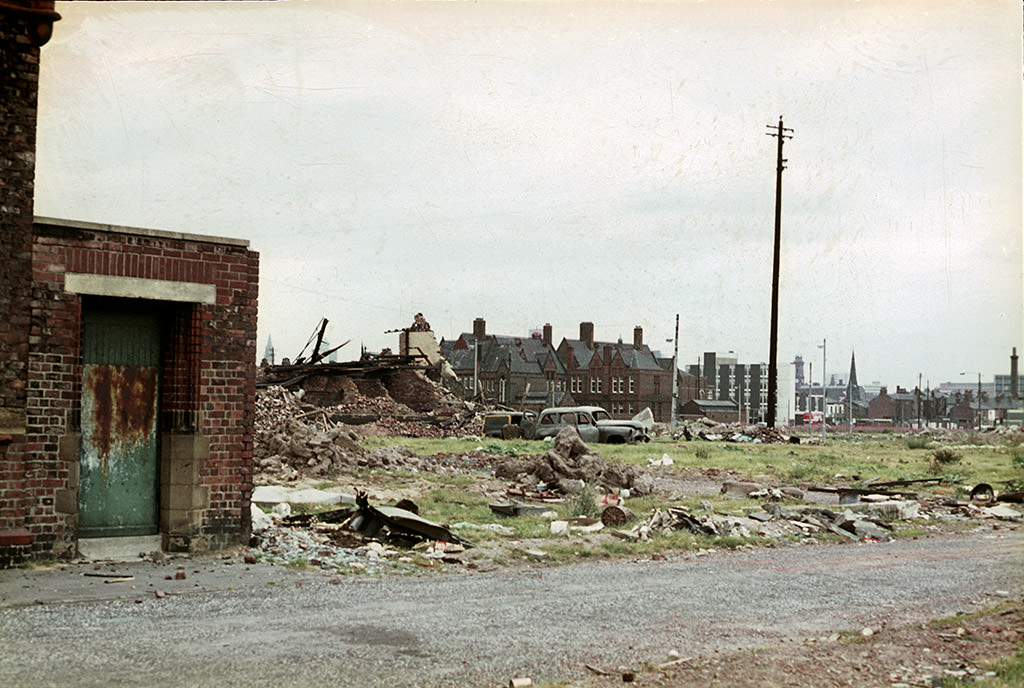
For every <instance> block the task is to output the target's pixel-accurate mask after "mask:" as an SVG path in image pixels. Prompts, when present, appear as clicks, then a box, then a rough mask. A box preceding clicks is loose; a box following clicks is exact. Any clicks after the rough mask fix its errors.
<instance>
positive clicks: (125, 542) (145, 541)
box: [78, 534, 163, 561]
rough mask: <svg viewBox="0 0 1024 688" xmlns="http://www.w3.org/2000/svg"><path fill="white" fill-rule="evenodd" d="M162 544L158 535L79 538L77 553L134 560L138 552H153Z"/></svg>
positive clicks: (120, 559)
mask: <svg viewBox="0 0 1024 688" xmlns="http://www.w3.org/2000/svg"><path fill="white" fill-rule="evenodd" d="M162 545H163V539H162V538H161V536H160V535H158V534H157V535H133V536H130V537H112V538H79V540H78V553H79V554H80V555H81V556H83V557H84V558H86V559H93V560H96V559H112V560H114V561H134V560H137V559H138V558H139V553H140V552H155V551H158V550H159V549H160V548H161V546H162Z"/></svg>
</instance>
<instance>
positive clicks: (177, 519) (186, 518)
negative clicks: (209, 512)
mask: <svg viewBox="0 0 1024 688" xmlns="http://www.w3.org/2000/svg"><path fill="white" fill-rule="evenodd" d="M199 525H200V511H199V510H198V509H168V510H167V533H168V534H169V535H191V534H192V533H196V532H198V531H199Z"/></svg>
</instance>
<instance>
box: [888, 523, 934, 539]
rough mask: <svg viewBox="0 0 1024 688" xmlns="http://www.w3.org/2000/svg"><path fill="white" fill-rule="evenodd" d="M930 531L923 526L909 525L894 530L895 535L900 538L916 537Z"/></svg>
mask: <svg viewBox="0 0 1024 688" xmlns="http://www.w3.org/2000/svg"><path fill="white" fill-rule="evenodd" d="M927 534H928V531H927V530H925V529H924V528H922V527H921V526H915V525H909V526H904V527H902V528H897V529H896V530H895V531H893V535H894V536H895V537H898V538H916V537H921V536H922V535H927Z"/></svg>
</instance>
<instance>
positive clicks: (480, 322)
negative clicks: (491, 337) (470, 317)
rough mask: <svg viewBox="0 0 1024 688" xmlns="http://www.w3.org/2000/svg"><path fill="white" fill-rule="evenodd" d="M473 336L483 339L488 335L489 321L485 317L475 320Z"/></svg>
mask: <svg viewBox="0 0 1024 688" xmlns="http://www.w3.org/2000/svg"><path fill="white" fill-rule="evenodd" d="M473 336H474V337H476V338H477V339H478V340H480V339H483V338H484V337H486V336H487V321H486V320H484V319H483V318H477V319H476V320H474V321H473Z"/></svg>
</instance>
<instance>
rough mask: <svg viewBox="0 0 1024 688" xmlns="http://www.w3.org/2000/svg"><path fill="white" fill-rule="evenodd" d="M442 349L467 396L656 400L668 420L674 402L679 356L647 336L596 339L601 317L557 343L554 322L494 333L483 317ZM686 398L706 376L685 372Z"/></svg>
mask: <svg viewBox="0 0 1024 688" xmlns="http://www.w3.org/2000/svg"><path fill="white" fill-rule="evenodd" d="M441 352H442V354H443V355H444V357H445V358H446V359H447V361H448V363H449V365H451V367H452V369H453V371H454V372H455V374H456V375H457V376H458V379H459V380H460V381H461V383H462V389H463V392H464V394H465V395H466V396H467V397H475V396H481V397H482V398H484V399H486V400H487V401H489V402H492V403H499V404H505V405H508V406H515V407H523V408H527V409H540V408H543V407H545V406H562V405H575V404H587V405H594V406H600V407H602V408H604V409H606V410H607V411H608V412H609V413H610V414H612V415H613V416H615V417H619V418H625V417H631V416H633V415H636V414H637V413H639V412H640V411H642V410H643V409H645V408H649V409H650V410H651V413H652V414H653V415H654V419H655V420H656V421H659V422H668V421H669V419H670V416H671V406H672V359H671V358H662V357H659V356H658V355H656V354H655V353H654V352H653V351H652V350H651V349H650V347H649V346H648V345H647V344H645V343H644V341H643V329H642V328H641V327H636V328H634V330H633V341H632V342H624V341H622V340H621V339H620V340H618V341H616V342H601V341H596V340H595V339H594V324H593V323H591V322H584V323H580V332H579V338H577V339H568V338H563V339H562V340H561V341H560V342H559V344H558V346H557V347H556V346H555V345H554V341H553V333H552V328H551V325H550V324H546V325H544V327H543V329H541V330H539V331H535V332H532V333H531V334H530V336H526V337H516V336H511V335H495V334H488V333H487V323H486V321H485V320H484V319H483V318H477V319H476V320H474V322H473V331H472V332H463V333H462V334H460V335H459V337H458V338H456V339H455V340H454V341H446V340H442V341H441ZM677 383H678V395H679V396H678V399H679V404H680V405H681V404H682V403H684V402H685V401H687V400H688V399H690V398H693V397H695V396H698V395H700V394H701V393H702V391H703V384H702V381H701V380H700V379H698V378H696V377H694V376H690V375H684V374H681V373H680V374H679V378H678V381H677Z"/></svg>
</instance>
